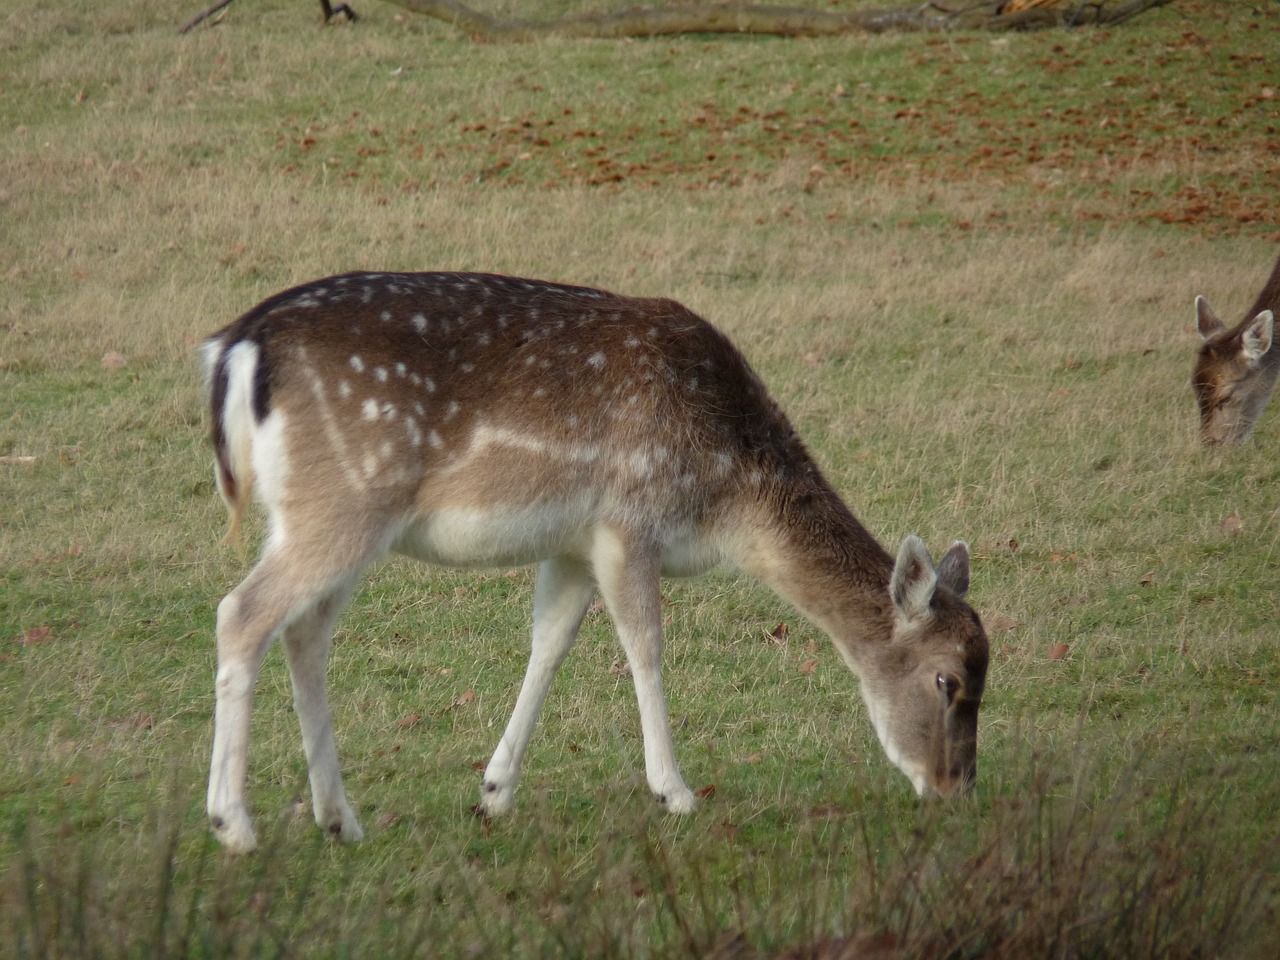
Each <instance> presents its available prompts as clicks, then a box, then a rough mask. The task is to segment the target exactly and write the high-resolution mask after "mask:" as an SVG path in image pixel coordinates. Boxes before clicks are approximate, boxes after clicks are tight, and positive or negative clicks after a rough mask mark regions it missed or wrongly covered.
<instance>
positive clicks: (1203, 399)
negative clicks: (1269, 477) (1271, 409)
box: [1191, 260, 1280, 444]
mask: <svg viewBox="0 0 1280 960" xmlns="http://www.w3.org/2000/svg"><path fill="white" fill-rule="evenodd" d="M1195 308H1196V330H1197V331H1198V332H1199V334H1200V337H1201V341H1202V342H1201V344H1200V352H1199V353H1198V354H1197V356H1196V362H1195V367H1194V369H1193V370H1192V373H1191V386H1192V389H1193V390H1194V391H1195V396H1196V403H1197V405H1198V406H1199V408H1200V438H1201V440H1202V441H1203V442H1204V443H1206V444H1233V443H1241V442H1242V441H1244V440H1246V439H1248V437H1249V434H1250V433H1252V432H1253V427H1254V424H1256V423H1257V421H1258V417H1260V416H1261V415H1262V411H1263V410H1264V409H1266V406H1267V401H1268V400H1270V399H1271V391H1272V389H1273V388H1274V387H1275V382H1276V374H1277V371H1280V350H1273V349H1272V343H1273V340H1274V327H1275V311H1276V310H1277V309H1280V260H1277V261H1276V265H1275V267H1274V268H1273V270H1272V272H1271V277H1270V279H1269V280H1268V281H1267V284H1266V286H1265V287H1264V288H1263V290H1262V293H1261V294H1259V296H1258V299H1257V302H1256V303H1255V304H1254V306H1253V308H1252V309H1251V310H1250V311H1249V312H1248V314H1246V316H1245V318H1244V319H1243V320H1241V321H1240V323H1239V324H1237V325H1236V326H1234V327H1231V328H1228V327H1227V325H1226V324H1225V323H1223V322H1222V321H1221V320H1220V319H1218V315H1217V314H1216V313H1214V311H1213V309H1212V308H1211V307H1210V306H1209V301H1207V300H1206V299H1205V298H1204V297H1196V303H1195Z"/></svg>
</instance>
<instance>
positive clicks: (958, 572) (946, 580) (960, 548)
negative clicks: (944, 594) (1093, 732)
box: [938, 540, 969, 597]
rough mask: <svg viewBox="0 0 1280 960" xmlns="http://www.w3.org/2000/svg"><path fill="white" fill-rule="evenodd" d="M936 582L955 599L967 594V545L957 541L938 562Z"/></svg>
mask: <svg viewBox="0 0 1280 960" xmlns="http://www.w3.org/2000/svg"><path fill="white" fill-rule="evenodd" d="M938 582H939V583H941V584H943V585H944V586H946V587H947V588H948V589H950V590H951V592H952V593H954V594H955V595H956V596H957V597H963V596H964V595H965V594H966V593H968V592H969V545H968V544H967V543H965V542H964V541H963V540H957V541H956V542H955V543H953V544H952V545H951V549H950V550H948V551H947V552H946V553H944V554H943V555H942V559H941V560H939V561H938Z"/></svg>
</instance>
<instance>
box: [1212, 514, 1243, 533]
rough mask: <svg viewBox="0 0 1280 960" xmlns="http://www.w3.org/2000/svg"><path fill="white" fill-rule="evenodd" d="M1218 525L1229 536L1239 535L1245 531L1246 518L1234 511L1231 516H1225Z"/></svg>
mask: <svg viewBox="0 0 1280 960" xmlns="http://www.w3.org/2000/svg"><path fill="white" fill-rule="evenodd" d="M1218 527H1219V528H1220V529H1221V530H1222V532H1223V533H1225V534H1226V535H1227V536H1228V537H1238V536H1240V535H1241V534H1242V533H1244V520H1243V519H1242V518H1241V516H1240V514H1238V513H1233V514H1231V516H1229V517H1224V518H1223V519H1222V522H1221V523H1219V524H1218Z"/></svg>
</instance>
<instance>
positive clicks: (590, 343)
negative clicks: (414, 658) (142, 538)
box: [203, 273, 987, 851]
mask: <svg viewBox="0 0 1280 960" xmlns="http://www.w3.org/2000/svg"><path fill="white" fill-rule="evenodd" d="M203 359H204V362H205V367H206V374H207V381H208V384H209V388H210V393H211V401H212V408H213V446H214V451H215V457H216V461H215V474H216V479H217V485H218V490H219V492H220V493H221V495H222V497H223V499H224V500H225V501H226V503H227V505H228V508H229V510H230V512H231V523H232V530H233V531H235V530H236V529H237V528H238V524H239V521H240V517H241V514H242V513H243V511H244V510H245V508H246V506H247V504H248V502H249V499H250V488H251V487H252V488H253V490H254V491H255V493H256V496H257V498H258V499H259V500H260V501H261V502H262V503H263V505H264V506H265V508H266V512H267V516H268V521H269V526H268V533H267V537H266V542H265V544H264V547H263V552H262V557H261V559H260V560H259V562H258V563H257V565H256V566H255V567H254V568H253V570H252V571H251V572H250V573H249V575H248V576H247V577H246V578H245V579H244V581H243V582H242V583H240V585H239V586H237V587H236V588H235V589H234V590H233V591H231V593H230V594H228V595H227V596H226V598H224V599H223V600H222V602H221V603H220V604H219V606H218V619H217V643H218V670H217V680H216V692H217V705H216V710H215V716H214V737H213V759H212V764H211V770H210V775H209V797H208V812H209V818H210V822H211V824H212V826H213V829H214V831H215V832H216V833H217V835H218V837H219V838H220V839H221V841H222V842H223V844H224V845H225V846H226V847H227V848H228V849H230V850H233V851H247V850H250V849H252V848H253V847H254V844H255V840H254V833H253V827H252V824H251V821H250V818H249V814H248V812H247V810H246V807H245V772H246V766H247V755H248V746H249V742H248V741H249V713H250V707H251V703H252V697H253V687H254V682H255V679H256V677H257V675H258V670H259V666H260V664H261V663H262V659H263V655H264V653H265V652H266V650H267V647H268V645H269V644H270V642H271V640H272V638H273V637H275V636H277V635H279V636H281V637H282V638H283V641H284V649H285V655H286V658H287V661H288V665H289V670H290V673H291V675H292V679H293V694H294V701H295V704H296V708H297V713H298V720H299V722H300V724H301V727H302V743H303V749H304V752H305V754H306V758H307V766H308V771H309V778H310V782H311V795H312V804H313V807H314V812H315V818H316V822H317V823H318V824H319V825H320V826H321V827H322V828H323V829H325V830H328V831H329V832H330V833H332V834H335V835H337V836H338V837H340V838H341V839H343V840H358V839H360V837H361V829H360V824H359V822H358V821H357V818H356V815H355V813H354V812H353V811H352V809H351V807H350V805H349V804H348V802H347V799H346V796H345V794H344V791H343V787H342V778H341V774H340V773H339V769H338V755H337V751H336V749H335V746H334V736H333V726H332V720H331V717H330V713H329V706H328V700H327V696H326V692H325V659H326V655H327V652H328V648H329V642H330V637H331V634H332V630H333V625H334V620H335V619H336V618H337V616H338V612H339V610H340V609H341V607H342V605H343V603H344V602H345V601H346V600H347V598H348V597H349V596H350V594H351V591H352V589H353V586H354V584H355V582H356V578H357V577H358V575H359V574H360V572H361V571H362V570H363V569H364V568H365V567H367V566H368V565H369V564H370V563H372V562H373V561H374V560H376V559H378V558H380V557H382V556H384V555H386V554H387V553H388V552H389V551H393V550H394V551H396V552H398V553H402V554H407V555H409V556H411V557H416V558H418V559H421V560H424V561H426V562H428V563H435V564H445V565H449V566H460V567H473V566H507V565H513V564H528V563H534V562H536V563H538V573H537V580H536V584H535V587H534V597H533V639H532V652H531V655H530V658H529V666H528V670H527V673H526V675H525V678H524V682H523V685H522V686H521V688H520V693H519V695H518V696H517V698H516V704H515V709H514V711H513V713H512V715H511V720H510V722H509V723H508V725H507V728H506V731H505V732H504V733H503V736H502V739H501V740H500V741H499V743H498V746H497V749H496V751H495V752H494V754H493V758H492V759H491V760H490V761H489V764H488V766H487V767H486V769H485V772H484V780H483V785H482V790H481V797H480V804H479V807H478V812H479V813H480V814H482V815H497V814H501V813H505V812H506V811H507V810H509V809H510V808H511V805H512V800H513V795H514V792H515V789H516V781H517V779H518V777H519V775H520V764H521V761H522V759H523V757H524V753H525V748H526V747H527V746H528V743H529V739H530V737H531V736H532V734H533V729H534V724H535V722H536V720H537V717H538V712H539V710H540V709H541V707H542V703H543V700H544V699H545V697H546V695H547V690H548V688H549V687H550V685H551V681H552V678H553V677H554V675H555V673H556V670H557V669H558V668H559V667H560V664H561V663H562V662H563V661H564V659H565V657H566V655H567V654H568V653H569V649H570V647H571V646H572V645H573V642H574V639H575V637H576V635H577V633H578V628H579V626H580V625H581V623H582V619H583V616H584V615H585V614H586V611H587V607H588V605H589V604H590V603H591V600H592V598H593V596H594V594H595V592H596V591H597V590H599V591H600V593H601V594H602V595H603V597H604V601H605V604H606V606H607V608H608V610H609V613H610V616H611V617H612V619H613V622H614V625H615V628H616V630H617V634H618V639H619V640H620V641H621V643H622V647H623V649H624V650H625V652H626V657H627V662H628V663H629V665H630V668H631V675H632V679H633V681H634V683H635V690H636V697H637V700H638V701H639V708H640V725H641V731H642V733H643V738H644V761H645V773H646V778H647V780H648V784H649V787H650V789H651V790H652V791H653V793H654V794H655V795H656V796H657V798H658V800H659V802H660V803H661V804H662V805H663V806H664V807H665V808H666V809H667V810H669V811H671V812H672V813H687V812H689V811H691V810H692V809H693V807H694V803H695V800H694V795H693V793H691V792H690V790H689V788H688V787H687V786H686V785H685V783H684V781H683V780H682V779H681V777H680V770H679V768H678V766H677V764H676V758H675V752H674V747H673V744H672V738H671V726H670V722H669V720H668V716H667V707H666V700H665V696H664V694H663V687H662V677H661V671H660V661H661V657H662V611H661V607H660V597H659V577H660V576H663V575H670V576H688V575H693V574H697V573H700V572H702V571H704V570H707V569H708V568H710V567H712V566H714V565H716V564H718V563H721V562H729V563H732V564H735V565H737V566H738V567H739V568H741V569H743V570H745V571H747V572H748V573H750V574H753V575H754V576H756V577H757V578H759V579H760V580H762V581H763V582H764V583H766V584H768V585H769V586H771V587H772V588H773V589H774V590H776V591H777V592H778V593H779V594H781V595H782V596H783V597H784V598H786V599H787V600H789V601H790V602H792V603H793V604H794V605H795V606H796V607H798V608H799V609H800V610H801V611H802V612H803V613H804V614H806V615H807V616H808V617H810V618H811V619H812V620H813V621H815V622H816V623H817V624H819V625H820V626H821V627H823V628H824V629H825V630H826V631H827V632H828V633H829V634H831V636H832V639H833V640H834V642H835V645H836V649H837V650H838V651H839V653H840V655H841V657H843V659H844V660H845V662H846V663H847V664H848V666H849V667H850V668H851V669H852V670H853V672H854V673H855V674H857V676H858V677H859V678H860V680H861V686H862V693H863V696H864V698H865V700H866V704H867V710H868V713H869V714H870V717H871V721H872V723H873V724H874V726H875V729H876V732H877V734H878V735H879V737H880V742H881V743H882V744H883V746H884V749H885V752H886V753H887V755H888V757H889V759H890V760H891V761H892V762H893V763H894V764H896V765H897V766H898V767H899V768H901V769H902V771H903V772H904V773H905V774H906V775H907V777H908V778H910V780H911V783H912V784H913V785H914V787H915V789H916V791H917V792H918V793H920V794H921V795H926V794H938V795H944V796H945V795H951V794H956V793H958V792H961V791H963V790H965V789H966V788H968V787H969V786H970V785H971V784H972V782H973V780H974V777H975V774H976V769H977V728H978V706H979V703H980V701H981V699H982V691H983V685H984V682H985V680H986V673H987V638H986V635H985V633H984V632H983V629H982V623H981V622H980V621H979V619H978V617H977V615H976V614H975V613H974V612H973V610H972V609H971V608H970V607H969V606H968V604H966V603H965V602H964V601H963V599H962V597H963V596H964V593H965V591H966V589H967V588H968V584H969V553H968V549H967V548H966V547H965V545H964V544H963V543H956V544H955V545H954V546H952V548H951V549H950V550H948V551H947V553H946V555H945V556H944V557H943V558H942V560H941V561H940V562H939V564H938V565H937V567H935V566H934V564H933V562H932V560H931V559H930V556H929V554H928V552H927V551H926V549H925V547H924V544H922V543H921V541H920V540H919V539H917V538H916V537H914V536H912V537H908V538H907V539H906V540H905V541H904V542H903V544H902V547H901V549H900V550H899V552H898V556H897V560H896V562H895V560H894V558H892V557H891V556H890V555H889V554H887V553H886V552H885V551H884V550H883V549H882V548H881V547H880V545H879V544H878V543H877V542H876V541H875V539H874V538H873V537H872V536H871V535H870V534H869V533H868V532H867V531H866V530H865V529H864V528H863V527H862V525H861V524H860V523H859V522H858V521H857V520H856V519H855V518H854V517H853V515H852V514H851V513H850V512H849V510H848V509H847V508H846V507H845V505H844V503H843V502H842V501H841V500H840V498H839V497H838V496H837V495H836V494H835V492H833V491H832V489H831V487H830V486H828V485H827V482H826V480H825V479H824V478H823V477H822V475H821V474H820V473H819V471H818V468H817V466H816V465H815V464H814V462H813V460H812V459H811V458H810V456H809V454H808V452H807V451H806V450H805V448H804V446H803V445H802V443H801V442H800V439H799V438H798V437H797V436H796V434H795V431H794V430H793V429H792V427H791V424H790V422H789V421H788V420H787V418H786V416H784V414H783V413H782V411H781V410H780V409H779V408H778V406H777V405H776V404H775V403H774V402H773V400H771V399H770V397H769V395H768V393H767V392H766V391H765V388H764V385H763V384H762V383H761V381H760V380H759V379H758V378H757V377H756V375H755V373H753V372H752V370H751V368H750V367H749V366H748V365H747V362H746V360H744V359H743V357H742V355H741V354H740V353H739V352H738V351H737V350H736V349H735V348H734V347H733V345H732V344H730V342H729V340H728V339H727V338H725V336H724V335H723V334H721V333H720V332H719V331H717V330H716V329H715V328H714V327H712V326H711V325H710V324H708V323H706V322H705V321H703V320H702V319H700V318H699V317H697V316H695V315H694V314H692V313H691V312H689V311H688V310H687V309H685V308H684V307H682V306H681V305H680V304H678V303H675V302H673V301H670V300H656V299H653V300H651V299H637V298H632V297H623V296H618V295H616V294H612V293H606V292H603V291H600V290H589V289H585V288H581V287H572V286H564V285H560V284H553V283H544V282H539V281H531V280H520V279H514V278H511V277H502V276H493V275H488V274H474V273H423V274H389V273H353V274H348V275H345V276H339V277H331V278H329V279H326V280H320V281H317V282H315V283H309V284H306V285H304V286H300V287H296V288H294V289H292V290H287V291H285V292H283V293H279V294H277V295H276V296H273V297H271V298H270V299H268V300H266V301H264V302H263V303H261V304H259V305H258V306H257V307H255V308H254V309H252V310H250V311H249V312H248V313H246V314H245V315H244V316H242V317H241V318H240V319H239V320H237V321H236V322H235V323H233V324H231V325H230V326H228V327H226V328H225V329H223V330H222V331H220V332H219V333H217V334H215V335H214V336H213V337H212V338H210V339H209V340H208V341H206V343H205V344H204V346H203Z"/></svg>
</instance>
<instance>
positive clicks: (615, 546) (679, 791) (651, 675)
mask: <svg viewBox="0 0 1280 960" xmlns="http://www.w3.org/2000/svg"><path fill="white" fill-rule="evenodd" d="M592 563H593V566H594V569H595V574H596V579H597V580H598V581H599V584H600V593H601V595H602V596H603V597H604V602H605V605H606V606H607V607H608V608H609V616H610V617H612V618H613V623H614V628H615V629H616V630H617V632H618V640H619V641H620V642H621V644H622V649H623V650H624V651H625V652H626V655H627V663H628V664H629V665H630V667H631V679H632V681H633V682H634V683H635V688H636V701H637V703H638V704H639V707H640V730H641V733H642V734H643V736H644V769H645V778H646V779H647V780H648V782H649V789H650V790H652V791H653V794H654V796H655V797H657V798H658V802H659V803H660V804H662V806H663V807H664V808H665V809H666V810H667V811H668V812H670V813H691V812H693V809H694V807H696V806H697V800H696V799H695V798H694V795H693V791H691V790H690V789H689V788H688V787H687V786H686V785H685V782H684V779H683V778H682V777H681V776H680V767H679V764H678V763H677V762H676V754H675V745H674V743H673V742H672V739H671V721H670V718H669V717H668V715H667V698H666V694H665V693H664V692H663V689H662V596H661V587H660V582H659V581H660V566H659V559H658V555H657V552H656V551H654V550H646V549H643V548H638V547H635V546H633V545H632V544H629V543H628V542H627V541H626V540H625V539H624V538H623V537H619V536H617V535H615V534H608V533H606V534H603V535H601V536H600V537H599V538H597V541H596V545H595V550H594V551H593V554H592Z"/></svg>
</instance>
